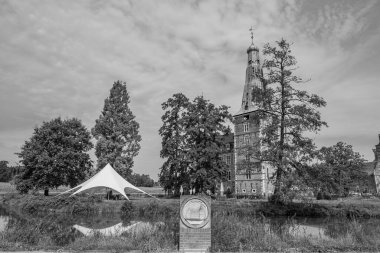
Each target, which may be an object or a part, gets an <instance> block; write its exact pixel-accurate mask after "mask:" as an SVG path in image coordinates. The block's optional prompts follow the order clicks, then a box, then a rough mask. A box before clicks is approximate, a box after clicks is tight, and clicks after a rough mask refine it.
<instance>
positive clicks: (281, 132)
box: [253, 39, 327, 203]
mask: <svg viewBox="0 0 380 253" xmlns="http://www.w3.org/2000/svg"><path fill="white" fill-rule="evenodd" d="M263 52H264V55H265V56H266V58H267V59H266V60H265V61H264V64H263V67H264V68H265V70H266V74H265V82H264V89H260V88H257V89H254V90H253V92H254V93H255V98H256V100H257V101H256V102H257V103H258V104H261V108H260V109H261V112H262V113H261V115H260V120H261V122H263V124H262V129H261V134H262V138H261V139H260V141H261V143H262V145H263V147H264V148H263V149H262V150H261V151H259V152H258V153H259V154H258V156H259V157H260V159H261V160H262V161H266V162H268V163H270V164H271V165H272V166H273V167H274V168H275V175H274V179H273V180H274V185H275V190H274V195H273V198H272V200H273V201H275V202H279V203H283V202H286V201H288V200H287V197H286V195H287V193H288V191H289V190H290V189H291V188H292V180H291V178H290V177H289V175H290V174H291V173H293V172H297V173H298V174H299V175H300V176H302V175H303V173H304V172H305V167H307V166H308V164H309V163H310V162H311V160H312V159H313V156H314V154H315V153H314V151H315V145H314V143H313V141H312V139H310V138H308V137H307V136H305V133H306V132H318V131H319V130H320V129H321V127H323V126H327V124H326V122H324V121H322V120H321V116H320V113H319V112H318V111H317V109H318V108H320V107H323V106H325V105H326V102H325V101H324V100H323V99H322V98H321V97H319V96H317V95H315V94H309V93H308V92H306V91H303V90H298V89H297V88H296V87H295V86H296V85H298V84H303V83H305V82H304V81H303V80H302V79H301V78H300V77H298V76H296V75H294V74H293V71H294V70H295V69H296V64H297V62H296V59H295V57H294V56H293V55H292V54H291V49H290V44H289V43H288V42H287V41H285V40H284V39H281V40H280V41H277V42H276V45H275V46H271V45H270V44H266V45H265V46H264V51H263Z"/></svg>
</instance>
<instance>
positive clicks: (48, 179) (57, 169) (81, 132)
mask: <svg viewBox="0 0 380 253" xmlns="http://www.w3.org/2000/svg"><path fill="white" fill-rule="evenodd" d="M92 147H93V144H92V143H91V135H90V132H89V131H88V130H87V129H86V128H85V127H84V126H83V125H82V123H81V121H80V120H78V119H75V118H73V119H66V120H61V118H56V119H53V120H51V121H49V122H44V123H43V124H42V126H41V127H36V128H35V129H34V133H33V135H32V137H31V138H30V140H28V141H26V142H25V144H24V145H23V146H22V147H21V152H20V153H18V156H19V157H20V158H21V163H22V164H23V165H24V166H25V168H24V169H23V170H22V171H21V173H20V174H18V175H17V176H16V179H15V184H16V188H17V189H18V190H19V191H20V192H23V193H26V192H28V191H29V190H31V189H44V190H45V195H48V194H49V188H54V187H58V186H60V185H69V186H70V187H73V186H75V185H77V184H78V183H80V182H82V181H83V180H84V179H85V177H86V173H87V172H89V170H90V169H91V167H92V162H91V160H90V156H89V154H87V153H86V152H87V151H89V150H90V149H91V148H92Z"/></svg>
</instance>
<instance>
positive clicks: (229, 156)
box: [227, 155, 231, 165]
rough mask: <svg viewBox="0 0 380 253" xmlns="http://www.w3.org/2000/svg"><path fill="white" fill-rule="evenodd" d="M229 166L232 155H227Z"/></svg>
mask: <svg viewBox="0 0 380 253" xmlns="http://www.w3.org/2000/svg"><path fill="white" fill-rule="evenodd" d="M227 164H228V165H231V155H227Z"/></svg>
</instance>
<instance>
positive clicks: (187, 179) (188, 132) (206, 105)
mask: <svg viewBox="0 0 380 253" xmlns="http://www.w3.org/2000/svg"><path fill="white" fill-rule="evenodd" d="M162 109H163V110H165V113H164V115H163V116H162V121H163V126H162V127H161V128H160V130H159V133H160V135H161V136H162V150H161V154H160V155H161V157H162V158H166V161H165V162H164V164H163V166H162V167H161V172H160V174H159V181H160V183H161V185H162V186H163V187H164V188H165V190H174V191H175V193H177V194H178V192H179V189H180V186H182V187H183V188H184V190H185V192H186V191H188V190H190V189H195V192H206V191H207V190H211V191H214V190H215V189H214V187H215V185H216V184H217V183H220V181H221V180H222V178H223V177H224V176H225V171H226V164H225V163H224V162H223V161H222V159H221V156H220V154H221V151H222V145H223V142H222V140H221V138H220V136H221V135H222V134H225V133H227V132H228V131H229V128H228V127H226V126H225V124H224V123H225V121H226V120H227V119H231V115H230V114H229V112H228V107H227V106H224V105H222V106H219V107H216V106H215V105H214V104H212V103H210V102H209V101H208V100H205V99H204V98H203V97H201V96H199V97H196V98H195V99H194V100H193V101H192V102H190V101H189V99H188V98H187V97H186V96H185V95H183V94H181V93H178V94H174V95H173V97H172V98H169V99H168V101H167V102H165V103H163V104H162Z"/></svg>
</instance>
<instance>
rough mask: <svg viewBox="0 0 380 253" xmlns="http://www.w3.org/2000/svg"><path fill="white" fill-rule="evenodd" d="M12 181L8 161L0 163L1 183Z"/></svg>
mask: <svg viewBox="0 0 380 253" xmlns="http://www.w3.org/2000/svg"><path fill="white" fill-rule="evenodd" d="M11 179H12V173H11V170H10V168H9V167H8V161H0V182H9V181H10V180H11Z"/></svg>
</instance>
